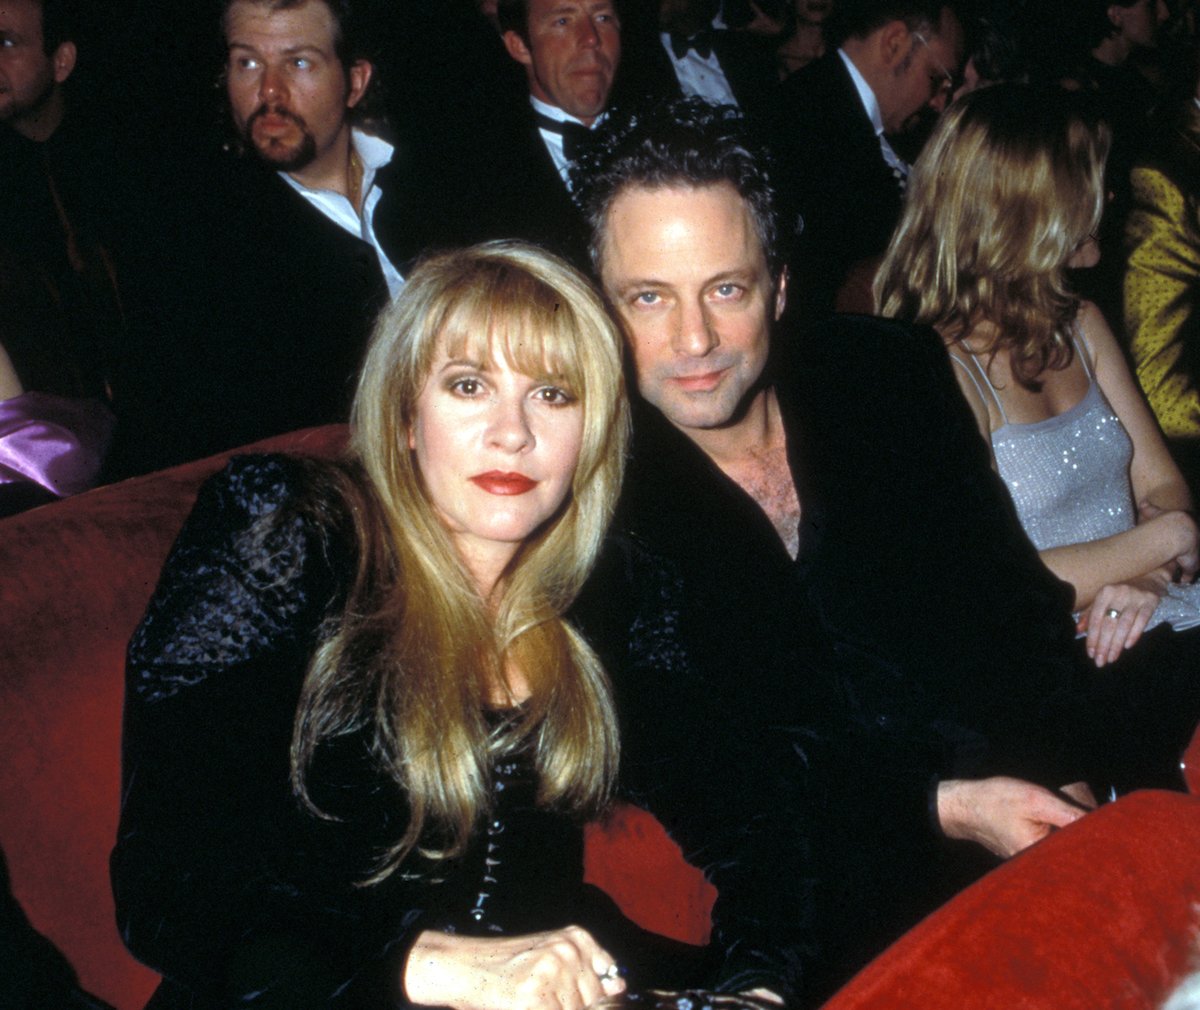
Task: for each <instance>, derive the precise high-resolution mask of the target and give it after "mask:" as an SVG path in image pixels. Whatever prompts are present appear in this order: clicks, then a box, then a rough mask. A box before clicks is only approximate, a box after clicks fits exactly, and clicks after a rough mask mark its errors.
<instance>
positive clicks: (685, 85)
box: [658, 32, 738, 105]
mask: <svg viewBox="0 0 1200 1010" xmlns="http://www.w3.org/2000/svg"><path fill="white" fill-rule="evenodd" d="M658 37H659V40H660V41H661V42H662V46H663V48H664V49H665V50H666V51H667V58H668V59H669V60H670V61H671V66H672V67H674V68H675V77H676V78H677V79H678V80H679V87H680V88H682V89H683V94H684V97H685V98H692V97H696V98H703V99H704V100H705V101H706V102H711V103H712V104H713V105H737V103H738V101H737V99H736V98H734V97H733V88H731V87H730V86H729V80H728V79H727V78H726V77H725V71H724V70H722V69H721V63H720V61H719V60H718V59H717V54H716V52H715V51H714V52H710V53H709V54H708V57H707V58H705V57H703V56H701V55H700V54H699V53H698V52H696V50H695V49H689V50H688V51H687V52H686V53H684V54H683V59H676V57H675V50H674V49H672V48H671V36H670V34H668V33H667V32H659V33H658Z"/></svg>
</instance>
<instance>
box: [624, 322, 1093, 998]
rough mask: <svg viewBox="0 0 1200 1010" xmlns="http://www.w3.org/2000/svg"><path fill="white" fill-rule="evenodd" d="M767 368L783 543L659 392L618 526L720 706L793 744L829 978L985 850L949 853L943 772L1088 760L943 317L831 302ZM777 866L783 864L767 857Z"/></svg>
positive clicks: (1065, 648)
mask: <svg viewBox="0 0 1200 1010" xmlns="http://www.w3.org/2000/svg"><path fill="white" fill-rule="evenodd" d="M788 364H789V367H788V370H787V371H786V373H785V374H781V375H780V376H779V379H778V381H777V383H776V391H777V394H778V397H779V402H780V407H781V410H782V414H783V418H784V423H785V426H786V431H787V438H788V459H789V463H790V466H791V470H792V474H793V478H794V480H795V483H796V488H797V492H798V496H799V499H800V502H801V508H802V519H801V530H800V551H799V556H798V557H797V558H796V559H795V560H793V559H791V558H790V557H789V555H788V553H787V551H786V550H785V549H784V546H783V544H782V542H781V540H780V538H779V536H778V534H777V533H776V532H775V530H774V528H773V526H772V525H771V523H770V521H769V520H768V519H767V517H766V515H765V513H764V512H763V511H762V510H761V508H760V507H759V506H758V505H757V504H756V503H755V502H754V501H753V500H752V499H751V498H750V497H749V496H748V495H747V494H746V493H745V492H744V491H743V490H742V489H741V488H740V487H739V486H738V485H737V484H735V483H734V482H733V481H732V480H730V479H729V478H728V477H726V476H725V475H724V474H723V473H722V472H721V471H720V470H719V469H718V468H717V467H716V466H715V464H713V463H712V461H711V460H710V459H709V458H708V457H707V456H705V454H704V453H703V452H702V451H701V450H700V449H699V448H698V447H697V446H696V445H695V444H694V443H693V442H692V441H691V440H690V439H688V438H687V437H686V436H685V435H683V434H682V433H681V432H679V431H677V430H676V429H675V428H673V427H672V426H671V425H670V424H669V423H667V422H666V420H665V419H664V418H663V416H662V415H661V414H660V413H659V412H658V411H657V410H655V409H653V408H651V407H648V406H646V405H644V404H643V405H641V406H640V408H639V410H638V412H637V413H636V414H635V439H634V453H633V458H632V461H631V464H630V470H629V473H628V476H627V479H626V485H625V494H624V497H623V501H622V507H621V510H620V512H619V515H618V520H617V525H618V527H620V528H623V529H625V530H628V531H630V532H632V533H634V534H635V535H637V536H638V537H640V538H641V539H642V540H643V541H644V542H645V543H646V544H647V545H648V546H649V548H650V549H651V550H652V551H653V552H654V553H655V554H657V555H660V556H663V557H665V558H668V559H670V560H672V561H674V562H675V564H676V565H677V566H678V569H679V571H680V576H681V578H682V580H683V593H682V599H683V600H684V604H685V606H684V610H683V613H682V615H681V619H682V621H683V625H682V627H683V630H684V636H683V637H684V640H685V642H686V643H687V645H688V648H689V650H690V651H691V652H692V653H693V655H694V656H695V658H696V662H697V667H698V670H699V671H700V674H701V676H702V677H703V678H704V680H705V681H706V682H707V683H708V685H709V689H710V693H711V694H712V695H713V696H715V697H717V698H719V699H720V704H721V705H722V708H723V709H724V710H725V711H726V712H727V713H728V716H727V717H728V718H730V719H736V720H738V721H740V722H741V723H742V725H743V726H744V727H745V732H746V733H748V734H751V735H755V736H757V737H758V738H760V739H764V740H767V739H770V738H771V737H772V736H777V737H778V736H782V737H784V738H786V739H790V740H791V741H792V742H793V743H794V744H795V746H797V747H798V748H799V750H800V753H801V757H802V760H798V761H793V762H792V763H791V767H790V769H787V770H785V774H787V775H790V776H791V778H792V779H793V783H792V784H793V787H794V788H795V789H796V791H797V798H796V799H795V800H794V805H795V806H797V807H799V808H800V809H802V810H803V811H804V813H805V815H806V818H807V824H808V829H807V834H808V841H809V846H810V855H809V857H808V863H807V866H806V869H805V871H804V872H806V873H807V874H809V875H811V877H812V878H813V879H814V881H815V886H816V892H817V898H818V900H817V902H816V905H815V911H814V913H813V914H814V916H815V919H814V925H815V931H814V932H813V933H812V934H811V936H810V940H814V941H816V942H817V943H818V944H819V948H820V949H819V950H818V951H817V955H816V959H815V963H814V964H813V965H812V970H811V971H810V972H809V976H810V979H809V985H810V988H809V990H808V991H809V992H811V993H813V994H814V995H816V996H824V995H828V992H829V989H830V988H831V987H833V986H835V985H836V984H837V983H838V982H840V981H844V980H845V978H846V977H848V975H849V974H851V973H852V972H853V971H854V970H855V969H857V968H858V967H861V966H862V965H863V964H865V962H866V961H867V960H868V959H869V958H870V957H871V956H873V955H874V954H875V953H878V951H879V950H880V949H882V947H883V946H884V945H885V944H886V943H887V942H888V941H890V940H891V939H893V938H895V937H896V936H897V935H899V933H901V932H902V931H903V930H904V929H906V928H908V927H909V926H910V925H912V924H913V923H915V921H917V919H919V918H920V917H921V916H923V915H925V914H927V913H928V912H929V911H931V910H932V909H933V908H934V907H936V905H937V904H939V903H940V902H941V901H942V900H944V899H945V898H946V897H948V896H949V894H950V893H952V891H953V890H954V889H955V888H956V887H957V886H961V884H962V883H963V882H964V875H966V876H967V877H969V876H970V875H972V874H973V873H978V872H980V871H981V870H982V869H985V868H986V867H987V865H989V864H988V863H987V862H986V861H978V862H975V863H973V864H971V865H968V866H965V867H964V866H961V865H959V859H958V856H957V855H956V852H957V851H958V850H963V849H964V847H962V846H958V845H952V844H950V843H946V842H945V841H944V840H942V839H940V838H939V837H938V834H937V832H936V829H935V828H934V827H933V825H932V824H931V821H930V819H929V816H928V814H929V811H928V808H927V801H928V799H929V790H930V786H931V783H932V782H934V781H935V780H936V779H938V778H954V777H983V776H988V775H993V774H1007V775H1014V776H1018V777H1023V778H1027V779H1032V780H1034V781H1037V782H1040V783H1042V784H1045V785H1047V786H1050V787H1058V786H1061V785H1064V784H1066V783H1068V782H1073V781H1076V780H1077V779H1080V778H1085V777H1086V775H1085V774H1084V773H1085V771H1086V768H1087V759H1088V749H1087V745H1086V741H1084V740H1082V739H1081V738H1080V735H1079V732H1078V727H1077V726H1076V725H1075V724H1074V723H1073V722H1072V721H1071V717H1070V709H1071V706H1070V704H1069V701H1070V699H1071V698H1072V697H1073V696H1074V695H1073V691H1074V688H1075V686H1076V684H1077V679H1078V677H1079V674H1080V669H1079V667H1078V666H1077V661H1076V653H1075V651H1074V649H1073V648H1072V644H1073V627H1072V624H1071V620H1070V617H1069V600H1070V594H1069V590H1068V588H1067V587H1065V586H1064V585H1063V584H1061V583H1060V582H1058V581H1057V580H1056V579H1055V578H1053V577H1052V576H1051V575H1050V574H1049V573H1048V572H1047V570H1046V569H1045V568H1044V567H1043V566H1042V565H1041V563H1040V561H1039V559H1038V557H1037V554H1036V552H1035V551H1034V550H1033V548H1032V546H1031V545H1030V544H1029V543H1028V541H1027V540H1026V538H1025V535H1024V533H1023V532H1022V530H1021V527H1020V525H1019V523H1018V521H1017V518H1016V515H1015V513H1014V512H1013V510H1012V507H1011V504H1010V502H1009V498H1008V495H1007V493H1006V491H1005V489H1004V487H1003V485H1002V484H1001V483H1000V481H999V480H998V478H997V477H996V475H995V473H993V471H992V470H991V468H990V465H989V461H988V456H987V450H986V447H985V446H984V445H983V443H982V441H981V439H980V438H979V435H978V433H977V431H976V428H975V425H974V421H973V419H972V418H971V417H970V414H969V411H968V409H967V407H966V404H965V403H964V402H963V399H962V397H961V394H960V393H959V391H958V388H957V385H956V384H955V382H954V379H953V376H952V374H951V372H950V366H949V363H948V360H947V356H946V354H945V351H944V349H943V347H942V344H941V341H940V340H939V339H938V338H937V336H936V335H935V334H934V333H933V332H932V331H931V330H928V329H926V328H913V327H910V326H908V325H905V324H900V323H894V322H887V321H883V320H878V319H869V318H866V317H838V318H836V319H835V320H834V321H833V322H832V323H830V324H829V325H827V326H825V327H823V328H819V329H817V330H815V331H814V332H813V333H812V334H811V336H810V337H808V338H807V339H806V340H805V341H803V342H802V343H801V345H800V346H799V347H798V349H797V358H796V360H793V361H791V362H789V363H788ZM784 872H786V870H785V869H784V867H783V866H781V867H780V875H781V876H782V875H783V873H784Z"/></svg>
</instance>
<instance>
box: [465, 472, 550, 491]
mask: <svg viewBox="0 0 1200 1010" xmlns="http://www.w3.org/2000/svg"><path fill="white" fill-rule="evenodd" d="M469 480H470V481H471V483H472V484H476V485H478V486H479V487H481V488H483V490H484V491H486V492H487V493H488V494H504V495H508V494H525V493H526V492H527V491H532V490H533V489H534V488H535V487H537V484H538V482H537V481H536V480H534V479H533V478H532V477H526V476H525V475H524V474H523V473H502V472H501V471H499V470H489V471H488V472H487V473H477V474H476V475H475V476H474V477H471V478H469Z"/></svg>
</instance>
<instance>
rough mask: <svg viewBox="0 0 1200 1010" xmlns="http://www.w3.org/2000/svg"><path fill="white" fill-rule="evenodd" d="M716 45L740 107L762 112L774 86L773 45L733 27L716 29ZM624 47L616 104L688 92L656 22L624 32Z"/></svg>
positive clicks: (755, 113)
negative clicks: (769, 47)
mask: <svg viewBox="0 0 1200 1010" xmlns="http://www.w3.org/2000/svg"><path fill="white" fill-rule="evenodd" d="M712 46H713V52H714V53H715V54H716V57H717V62H718V63H720V64H721V70H722V72H723V73H724V74H725V79H726V80H727V81H728V82H729V87H730V89H731V90H732V91H733V95H734V98H736V99H737V102H738V106H739V107H740V108H741V110H742V111H743V112H744V113H745V114H746V115H747V116H749V117H751V118H755V117H758V116H761V115H763V114H764V113H765V110H766V108H767V107H768V105H769V104H770V102H771V98H772V94H773V91H774V87H775V71H774V64H773V61H772V55H771V52H770V50H769V49H768V48H766V47H765V46H764V45H763V44H762V42H761V40H759V39H758V38H757V37H754V36H749V35H747V34H745V33H742V32H732V31H715V32H713V33H712ZM622 47H623V48H622V52H621V67H620V70H619V72H618V75H617V80H616V82H615V84H614V87H613V98H612V102H613V104H614V105H617V106H626V105H629V104H633V103H637V102H643V101H648V100H649V101H652V100H655V99H672V98H681V97H682V96H683V91H682V89H681V88H680V86H679V78H678V77H676V76H675V68H674V65H673V64H672V62H671V58H670V57H669V56H668V55H667V51H666V50H665V49H664V48H663V45H662V41H661V39H660V38H659V31H658V28H657V26H654V25H649V24H647V25H644V26H641V27H640V29H639V28H638V27H635V28H634V29H633V30H631V31H628V32H622Z"/></svg>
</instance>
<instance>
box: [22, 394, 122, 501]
mask: <svg viewBox="0 0 1200 1010" xmlns="http://www.w3.org/2000/svg"><path fill="white" fill-rule="evenodd" d="M113 421H114V419H113V415H112V413H111V411H109V409H108V408H107V407H106V406H105V405H104V404H102V403H101V402H100V401H99V400H78V399H73V398H70V397H65V396H54V395H53V394H50V393H22V394H21V395H20V396H14V397H13V398H12V399H11V400H4V401H0V484H11V483H14V482H15V481H33V482H34V483H35V484H40V485H41V486H42V487H44V488H46V490H47V491H50V492H51V493H52V494H56V495H59V496H60V497H62V496H65V495H69V494H77V493H78V492H80V491H86V490H87V489H88V488H90V487H92V486H93V485H94V484H95V483H96V477H97V475H98V474H99V472H100V464H101V463H102V462H103V460H104V454H105V452H106V451H107V450H108V444H109V441H110V440H111V438H112V429H113Z"/></svg>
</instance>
